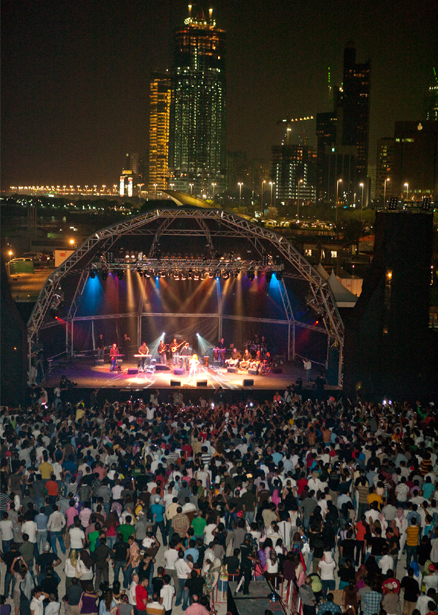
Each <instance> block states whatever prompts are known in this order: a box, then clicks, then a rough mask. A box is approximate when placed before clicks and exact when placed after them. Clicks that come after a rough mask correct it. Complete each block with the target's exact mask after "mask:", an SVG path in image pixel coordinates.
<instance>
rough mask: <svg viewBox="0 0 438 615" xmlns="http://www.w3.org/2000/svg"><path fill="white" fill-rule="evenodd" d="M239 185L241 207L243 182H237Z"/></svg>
mask: <svg viewBox="0 0 438 615" xmlns="http://www.w3.org/2000/svg"><path fill="white" fill-rule="evenodd" d="M237 185H238V186H239V207H240V206H241V204H242V186H243V184H242V182H237Z"/></svg>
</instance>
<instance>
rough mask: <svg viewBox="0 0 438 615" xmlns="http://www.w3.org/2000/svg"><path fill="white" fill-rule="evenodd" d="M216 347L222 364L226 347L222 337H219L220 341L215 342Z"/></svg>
mask: <svg viewBox="0 0 438 615" xmlns="http://www.w3.org/2000/svg"><path fill="white" fill-rule="evenodd" d="M216 348H217V350H218V359H219V363H220V364H221V365H223V364H224V362H225V353H226V352H227V347H226V346H225V340H224V338H223V337H222V338H221V341H220V342H218V343H217V346H216Z"/></svg>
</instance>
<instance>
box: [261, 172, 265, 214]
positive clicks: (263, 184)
mask: <svg viewBox="0 0 438 615" xmlns="http://www.w3.org/2000/svg"><path fill="white" fill-rule="evenodd" d="M265 184H266V179H264V180H263V181H262V198H261V206H262V207H261V210H262V211H261V214H262V216H263V212H264V207H263V189H264V187H265Z"/></svg>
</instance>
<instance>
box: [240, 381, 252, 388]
mask: <svg viewBox="0 0 438 615" xmlns="http://www.w3.org/2000/svg"><path fill="white" fill-rule="evenodd" d="M242 386H244V387H252V386H254V380H244V381H243V385H242Z"/></svg>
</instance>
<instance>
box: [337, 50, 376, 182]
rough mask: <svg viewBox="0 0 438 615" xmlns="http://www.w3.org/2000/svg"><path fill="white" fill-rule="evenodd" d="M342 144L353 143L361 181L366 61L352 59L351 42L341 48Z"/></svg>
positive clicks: (367, 102) (365, 123) (366, 102)
mask: <svg viewBox="0 0 438 615" xmlns="http://www.w3.org/2000/svg"><path fill="white" fill-rule="evenodd" d="M342 90H343V92H342V110H343V114H342V115H343V117H342V145H355V146H356V147H357V158H356V168H357V179H358V181H365V179H366V176H367V166H368V141H369V125H370V62H369V61H368V62H366V63H364V64H357V63H356V49H355V48H354V43H351V42H349V43H347V45H346V46H345V49H344V81H343V84H342Z"/></svg>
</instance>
